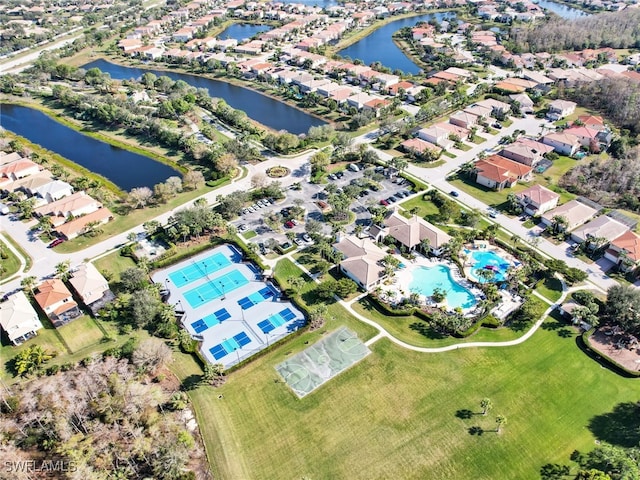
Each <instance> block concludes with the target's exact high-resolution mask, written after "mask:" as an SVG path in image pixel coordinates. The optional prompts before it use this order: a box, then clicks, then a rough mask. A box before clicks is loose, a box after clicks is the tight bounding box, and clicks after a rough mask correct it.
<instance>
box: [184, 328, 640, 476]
mask: <svg viewBox="0 0 640 480" xmlns="http://www.w3.org/2000/svg"><path fill="white" fill-rule="evenodd" d="M347 323H348V322H347ZM336 326H337V325H331V326H328V328H327V330H333V329H334V327H336ZM574 335H575V334H573V333H570V334H569V335H566V334H563V335H559V331H558V330H557V322H555V321H549V322H548V323H546V324H545V325H544V328H542V329H540V330H539V331H538V332H537V333H536V334H535V335H534V336H533V337H532V338H531V339H529V340H528V341H527V342H525V343H524V344H522V345H519V346H515V347H509V348H493V349H469V350H467V349H463V350H456V351H453V352H448V353H441V354H422V353H417V352H411V351H408V350H405V349H402V348H401V347H398V346H395V345H393V344H391V342H389V341H387V340H384V339H383V340H380V341H378V342H377V343H376V344H374V345H373V346H372V354H371V355H369V356H368V357H366V358H365V359H364V360H362V361H361V362H360V363H358V364H356V365H355V366H353V367H352V368H350V369H349V370H347V371H345V372H343V373H342V374H340V375H339V376H337V377H336V378H334V379H332V380H331V381H329V382H328V383H327V384H326V385H324V386H322V387H320V388H319V389H318V390H317V391H315V392H313V393H311V394H310V395H308V396H307V397H306V398H304V399H301V400H300V399H298V398H297V397H296V396H295V395H294V394H293V392H292V391H291V390H290V389H289V388H288V387H287V385H286V384H284V383H283V382H282V381H276V380H278V374H277V373H276V371H275V369H274V367H275V366H276V365H277V364H278V363H280V362H282V361H283V360H285V359H286V358H288V357H289V356H290V355H292V354H294V353H295V352H298V351H300V350H301V349H303V348H305V347H306V346H307V345H305V344H304V342H306V341H309V343H315V342H316V341H317V340H319V339H320V338H321V337H322V333H321V332H316V333H311V334H308V335H307V334H305V335H303V336H301V337H298V338H296V339H294V340H293V341H292V342H290V343H289V344H287V347H286V348H281V349H279V350H277V351H275V352H272V353H270V354H269V355H266V356H264V357H262V358H260V359H258V360H257V361H255V362H253V363H251V364H249V365H247V366H246V367H244V368H242V369H241V370H239V371H236V372H234V373H233V374H232V375H231V376H230V377H229V379H228V381H227V383H226V385H224V386H223V387H221V388H219V389H212V388H209V387H200V388H198V389H197V390H194V391H191V392H190V393H189V394H190V396H191V398H192V400H193V401H194V407H195V411H196V415H197V417H198V419H199V420H200V427H201V429H202V434H203V438H204V439H205V442H206V444H207V447H208V453H209V455H210V460H211V465H212V468H213V469H214V476H217V477H220V478H252V479H283V478H287V479H294V478H296V479H297V478H302V477H308V478H314V479H315V478H323V479H324V478H352V479H357V478H363V479H372V478H389V476H393V477H395V478H406V479H410V478H415V479H418V478H419V479H441V478H456V479H471V478H473V479H496V478H500V479H523V478H531V479H533V478H539V476H538V475H539V474H538V472H539V469H540V467H541V466H542V465H544V464H545V463H549V462H560V463H567V462H568V458H569V456H570V454H571V452H572V451H573V450H574V449H580V450H582V451H588V450H590V449H592V448H593V447H594V437H593V435H592V434H591V433H590V431H589V430H588V429H587V428H586V426H587V424H588V422H589V420H590V419H591V418H593V417H594V416H596V415H600V414H603V413H606V412H609V411H611V410H612V409H613V407H614V406H615V405H616V404H617V403H620V402H627V401H636V400H637V398H638V396H639V395H640V384H638V383H637V382H634V380H629V379H624V378H621V377H620V376H618V375H616V374H614V373H612V372H611V371H609V370H607V369H603V368H601V367H600V365H599V364H597V363H596V362H594V361H592V360H590V359H589V358H588V357H586V356H585V355H584V354H583V353H582V352H581V351H580V350H579V349H578V348H577V347H576V345H575V338H574ZM220 394H222V395H223V398H222V399H218V398H217V397H218V395H220ZM483 397H489V398H491V400H492V402H493V405H494V409H493V410H492V411H491V413H490V414H489V415H487V416H486V417H483V416H482V415H479V414H478V413H479V411H480V405H479V402H480V400H481V399H482V398H483ZM464 409H468V410H471V411H472V412H474V413H475V414H474V415H473V416H472V418H470V419H467V420H464V419H460V418H458V417H457V416H456V411H458V410H464ZM497 414H502V415H504V416H506V418H507V419H508V424H507V425H506V426H505V427H504V428H503V430H502V432H501V433H500V434H499V435H498V434H496V433H495V432H493V431H492V430H494V429H495V421H494V420H495V415H497ZM473 426H479V427H481V428H483V429H485V431H484V434H483V435H480V436H478V435H470V434H469V433H468V429H469V428H470V427H473ZM363 452H366V454H363Z"/></svg>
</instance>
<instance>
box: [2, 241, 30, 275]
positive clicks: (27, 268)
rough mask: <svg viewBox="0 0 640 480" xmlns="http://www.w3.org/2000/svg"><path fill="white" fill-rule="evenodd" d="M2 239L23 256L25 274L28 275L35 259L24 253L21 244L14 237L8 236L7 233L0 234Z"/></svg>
mask: <svg viewBox="0 0 640 480" xmlns="http://www.w3.org/2000/svg"><path fill="white" fill-rule="evenodd" d="M0 238H2V241H3V242H4V243H9V244H11V245H13V248H15V249H16V250H17V251H18V253H19V254H20V255H21V256H22V258H24V260H25V263H26V265H25V267H24V272H25V273H26V272H28V271H29V270H31V267H32V266H33V259H32V258H31V256H30V255H29V254H28V253H27V252H25V251H24V249H23V248H22V247H21V246H20V244H19V243H18V242H16V241H15V240H14V239H13V238H12V237H10V236H9V235H7V234H6V233H3V234H0Z"/></svg>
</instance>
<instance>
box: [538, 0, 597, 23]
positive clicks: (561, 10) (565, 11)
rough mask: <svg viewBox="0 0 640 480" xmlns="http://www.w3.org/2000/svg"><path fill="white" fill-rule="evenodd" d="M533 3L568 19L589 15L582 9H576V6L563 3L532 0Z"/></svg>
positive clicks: (548, 0)
mask: <svg viewBox="0 0 640 480" xmlns="http://www.w3.org/2000/svg"><path fill="white" fill-rule="evenodd" d="M534 3H535V4H536V5H539V6H541V7H542V8H546V9H547V10H549V11H550V12H553V13H555V14H556V15H558V16H559V17H562V18H567V19H569V20H572V19H574V18H579V17H586V16H588V15H589V14H588V13H587V12H583V11H582V10H578V9H577V8H573V7H570V6H569V5H565V4H564V3H556V2H552V1H550V0H534Z"/></svg>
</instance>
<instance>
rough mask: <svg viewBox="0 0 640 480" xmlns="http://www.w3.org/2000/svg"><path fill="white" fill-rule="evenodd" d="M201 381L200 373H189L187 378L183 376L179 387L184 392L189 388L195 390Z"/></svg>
mask: <svg viewBox="0 0 640 480" xmlns="http://www.w3.org/2000/svg"><path fill="white" fill-rule="evenodd" d="M201 382H202V375H196V374H193V375H189V376H188V377H187V378H185V379H184V380H183V381H182V385H181V388H182V390H184V391H185V392H188V391H190V390H195V389H196V388H198V387H199V386H200V384H201Z"/></svg>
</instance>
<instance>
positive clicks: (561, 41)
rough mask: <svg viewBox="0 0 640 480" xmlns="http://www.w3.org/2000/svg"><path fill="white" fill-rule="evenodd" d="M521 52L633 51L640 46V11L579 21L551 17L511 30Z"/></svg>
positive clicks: (626, 11) (583, 18) (590, 17)
mask: <svg viewBox="0 0 640 480" xmlns="http://www.w3.org/2000/svg"><path fill="white" fill-rule="evenodd" d="M511 40H512V41H513V43H514V44H515V46H516V47H517V48H518V49H519V50H520V51H529V52H533V53H536V52H550V53H553V52H559V51H561V50H582V49H585V48H601V47H611V48H632V47H636V48H637V47H639V46H640V10H639V9H635V10H634V9H630V8H627V9H625V10H623V11H621V12H614V13H600V14H598V15H591V16H588V17H582V18H578V19H571V20H569V19H563V18H560V17H555V16H554V17H552V18H551V19H550V20H549V21H548V22H546V23H542V24H536V25H535V26H534V27H533V28H529V27H526V28H522V27H517V28H513V29H512V30H511Z"/></svg>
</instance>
